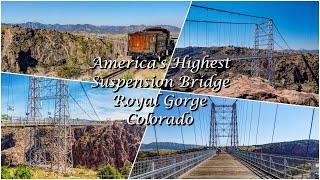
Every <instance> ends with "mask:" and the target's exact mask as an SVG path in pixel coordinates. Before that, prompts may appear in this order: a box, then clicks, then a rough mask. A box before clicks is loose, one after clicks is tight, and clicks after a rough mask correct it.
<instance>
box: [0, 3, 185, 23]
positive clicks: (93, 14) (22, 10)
mask: <svg viewBox="0 0 320 180" xmlns="http://www.w3.org/2000/svg"><path fill="white" fill-rule="evenodd" d="M189 4H190V2H174V1H173V2H102V1H100V2H94V1H87V2H77V1H73V2H67V1H61V2H59V1H51V2H45V1H42V2H41V1H38V2H35V1H29V2H19V1H17V2H2V5H1V9H2V18H1V20H2V22H4V23H25V22H40V23H45V24H55V23H58V24H93V25H114V26H120V25H140V24H145V25H159V24H166V25H173V26H177V27H181V25H182V22H183V20H184V18H185V16H186V13H187V10H188V7H189Z"/></svg>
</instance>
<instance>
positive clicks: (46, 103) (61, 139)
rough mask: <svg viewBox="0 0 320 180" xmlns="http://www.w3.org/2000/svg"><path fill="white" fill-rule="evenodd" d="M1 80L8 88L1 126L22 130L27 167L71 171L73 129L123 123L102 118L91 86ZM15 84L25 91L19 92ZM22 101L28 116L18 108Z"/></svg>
mask: <svg viewBox="0 0 320 180" xmlns="http://www.w3.org/2000/svg"><path fill="white" fill-rule="evenodd" d="M2 77H3V78H4V79H3V82H4V83H5V84H6V86H7V87H6V88H7V92H6V93H7V94H6V99H7V101H6V103H7V112H6V113H7V114H6V115H5V116H4V115H3V116H2V119H1V127H2V129H3V130H6V128H23V132H24V137H25V142H24V163H25V164H26V165H29V166H34V167H42V168H47V169H50V170H53V171H60V172H69V171H71V169H72V168H73V159H72V145H73V133H72V129H71V128H73V127H79V126H90V125H91V126H108V125H112V124H113V123H114V122H118V121H122V120H113V121H110V120H108V119H101V118H100V116H99V114H98V113H97V110H96V108H95V106H94V105H93V102H92V101H93V100H92V97H90V94H89V93H88V92H87V91H88V87H87V85H88V84H84V83H82V82H72V81H66V80H61V79H52V78H44V77H35V76H18V75H14V74H5V73H3V74H2ZM14 82H18V83H20V84H21V85H22V86H23V87H24V88H21V89H16V85H14ZM89 85H90V84H89ZM69 86H70V87H69ZM19 87H20V86H19ZM24 99H25V101H23V100H24ZM17 101H19V102H17ZM21 102H22V103H23V104H25V112H26V113H25V116H24V115H21V105H20V106H19V107H18V108H17V107H15V106H18V105H19V104H21ZM15 110H16V112H15ZM17 114H20V116H17Z"/></svg>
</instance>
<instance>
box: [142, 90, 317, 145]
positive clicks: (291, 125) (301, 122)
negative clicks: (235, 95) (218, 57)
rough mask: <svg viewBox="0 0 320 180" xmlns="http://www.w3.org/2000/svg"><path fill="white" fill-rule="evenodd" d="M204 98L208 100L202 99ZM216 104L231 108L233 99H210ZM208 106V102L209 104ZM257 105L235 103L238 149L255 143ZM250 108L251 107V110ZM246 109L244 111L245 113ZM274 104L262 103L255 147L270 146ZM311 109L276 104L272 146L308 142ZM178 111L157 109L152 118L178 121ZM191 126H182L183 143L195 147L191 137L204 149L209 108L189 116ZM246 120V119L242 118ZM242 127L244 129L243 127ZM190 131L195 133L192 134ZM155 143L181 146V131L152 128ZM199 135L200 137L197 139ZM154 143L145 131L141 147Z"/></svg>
mask: <svg viewBox="0 0 320 180" xmlns="http://www.w3.org/2000/svg"><path fill="white" fill-rule="evenodd" d="M162 93H163V94H164V95H163V96H161V98H160V102H162V101H163V97H165V96H166V95H167V94H168V92H164V91H163V92H162ZM174 94H175V95H176V96H177V97H191V96H192V97H201V96H199V95H190V94H185V93H174ZM202 97H207V98H208V96H202ZM211 99H212V100H213V101H214V102H215V103H216V104H232V103H233V102H234V101H235V99H229V98H220V97H211ZM209 102H211V101H209ZM259 103H260V102H259V101H247V100H238V102H237V106H238V108H237V111H238V128H239V141H240V144H241V145H243V144H244V145H247V144H248V143H249V144H255V142H256V130H257V122H258V121H257V119H258V112H259V111H258V110H259ZM252 105H253V106H252ZM247 106H248V110H247ZM252 107H253V111H252V122H251V132H250V139H249V130H250V128H249V127H250V121H251V109H252ZM188 108H189V107H180V109H179V110H180V114H183V113H184V112H186V111H188ZM275 110H276V104H274V103H266V102H262V104H261V114H260V124H259V131H258V138H257V144H265V143H270V142H271V139H272V129H273V122H274V116H275ZM312 110H313V108H311V107H305V106H293V105H286V104H279V106H278V115H277V122H276V128H275V133H274V141H273V142H283V141H291V140H301V139H308V133H309V128H310V122H311V117H312ZM178 112H179V111H178V108H177V107H175V108H173V109H172V110H170V111H168V110H167V109H166V108H165V107H164V106H160V107H158V108H156V109H155V115H156V116H160V115H166V116H171V115H172V116H176V117H178ZM193 116H194V118H195V123H194V125H192V126H183V127H182V130H183V134H184V140H185V143H187V144H196V140H195V138H194V134H196V136H197V144H198V145H199V144H200V145H206V143H208V139H209V122H210V106H207V107H203V108H200V109H199V110H197V111H195V112H193ZM246 116H247V117H246ZM318 119H319V110H318V108H316V109H315V116H314V125H313V129H312V134H311V138H312V139H319V137H318V131H319V121H318ZM244 124H246V126H245V125H244ZM194 129H195V130H196V133H194ZM156 130H157V137H158V142H177V143H182V137H181V133H180V130H181V127H180V126H175V127H172V126H170V127H168V126H166V125H162V126H159V125H158V126H156ZM201 135H202V136H201ZM150 142H155V137H154V131H153V128H152V127H150V126H149V127H148V128H147V132H146V134H145V137H144V139H143V143H150ZM226 142H229V143H230V140H229V141H228V140H227V139H226V138H221V139H220V143H221V144H225V143H226Z"/></svg>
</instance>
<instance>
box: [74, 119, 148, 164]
mask: <svg viewBox="0 0 320 180" xmlns="http://www.w3.org/2000/svg"><path fill="white" fill-rule="evenodd" d="M143 132H144V128H143V127H134V126H130V125H128V124H126V123H115V124H113V125H112V126H111V127H93V126H87V127H80V128H75V129H74V138H75V142H74V145H73V158H74V166H75V167H76V166H86V167H90V168H93V169H97V168H99V166H101V165H104V164H111V165H113V166H115V167H117V168H121V167H122V166H123V165H124V163H125V162H126V161H130V162H133V161H134V158H135V156H136V153H137V151H138V148H139V145H140V141H141V139H142V135H143Z"/></svg>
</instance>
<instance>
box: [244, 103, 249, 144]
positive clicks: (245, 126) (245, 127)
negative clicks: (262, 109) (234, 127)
mask: <svg viewBox="0 0 320 180" xmlns="http://www.w3.org/2000/svg"><path fill="white" fill-rule="evenodd" d="M246 104H247V105H246V107H247V108H246V109H247V110H246V118H245V120H244V124H243V125H244V131H243V145H244V143H245V142H246V131H247V119H248V101H247V103H246Z"/></svg>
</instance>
